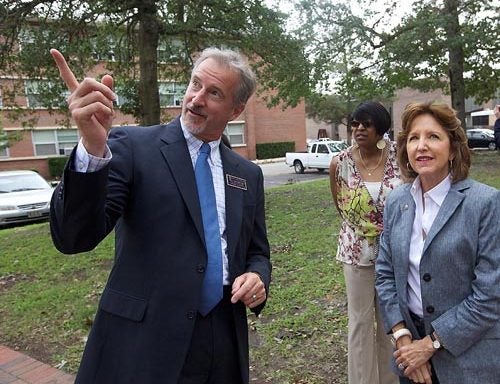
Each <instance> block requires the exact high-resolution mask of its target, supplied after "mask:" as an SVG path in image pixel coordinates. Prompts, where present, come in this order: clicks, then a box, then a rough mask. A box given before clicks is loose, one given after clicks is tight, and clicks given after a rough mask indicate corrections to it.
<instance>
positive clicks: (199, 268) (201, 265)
mask: <svg viewBox="0 0 500 384" xmlns="http://www.w3.org/2000/svg"><path fill="white" fill-rule="evenodd" d="M196 272H198V273H205V266H204V265H203V264H198V266H197V267H196Z"/></svg>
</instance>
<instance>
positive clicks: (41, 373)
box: [0, 345, 75, 384]
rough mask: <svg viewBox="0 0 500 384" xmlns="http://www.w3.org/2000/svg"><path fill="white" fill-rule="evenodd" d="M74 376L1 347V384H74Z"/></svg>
mask: <svg viewBox="0 0 500 384" xmlns="http://www.w3.org/2000/svg"><path fill="white" fill-rule="evenodd" d="M74 381H75V377H74V376H73V375H70V374H67V373H64V372H62V371H60V370H58V369H56V368H53V367H51V366H49V365H47V364H43V363H41V362H39V361H37V360H35V359H32V358H31V357H29V356H26V355H23V354H22V353H20V352H17V351H13V350H12V349H9V348H7V347H4V346H2V345H0V384H72V383H74Z"/></svg>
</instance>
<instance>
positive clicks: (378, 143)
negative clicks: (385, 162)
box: [377, 139, 387, 149]
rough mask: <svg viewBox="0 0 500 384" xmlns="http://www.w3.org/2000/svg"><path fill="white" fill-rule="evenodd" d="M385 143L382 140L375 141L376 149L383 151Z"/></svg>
mask: <svg viewBox="0 0 500 384" xmlns="http://www.w3.org/2000/svg"><path fill="white" fill-rule="evenodd" d="M386 144H387V143H386V141H385V140H384V139H380V140H379V141H377V148H378V149H384V148H385V146H386Z"/></svg>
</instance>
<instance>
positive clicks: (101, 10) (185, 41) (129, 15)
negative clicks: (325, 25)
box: [0, 0, 313, 125]
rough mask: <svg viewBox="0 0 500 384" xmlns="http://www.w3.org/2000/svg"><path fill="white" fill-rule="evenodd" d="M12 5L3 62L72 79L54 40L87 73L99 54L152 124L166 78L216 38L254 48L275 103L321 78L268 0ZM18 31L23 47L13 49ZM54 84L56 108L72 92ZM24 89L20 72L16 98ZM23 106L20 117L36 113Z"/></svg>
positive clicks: (30, 74)
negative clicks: (56, 59)
mask: <svg viewBox="0 0 500 384" xmlns="http://www.w3.org/2000/svg"><path fill="white" fill-rule="evenodd" d="M6 9H7V13H6V17H5V19H6V22H5V23H4V24H3V25H2V28H1V29H0V35H1V36H3V38H2V39H0V53H1V55H0V72H3V73H7V74H9V75H17V76H18V78H19V79H26V78H39V79H41V78H43V79H46V80H49V81H51V82H52V84H53V85H55V84H58V85H59V87H60V88H62V87H64V85H63V84H62V83H61V81H60V80H59V74H58V71H57V69H56V67H55V65H54V63H53V60H52V58H51V57H50V54H49V49H50V48H52V47H55V48H58V49H59V50H60V51H61V52H62V53H63V54H64V55H65V56H66V57H67V58H69V65H70V67H71V68H72V69H73V70H74V72H75V74H76V76H77V78H78V79H81V78H83V77H84V75H85V74H87V73H90V71H91V69H93V68H95V65H96V63H97V62H98V61H99V62H105V66H104V67H99V72H98V73H93V74H92V75H93V76H95V77H97V78H100V76H101V75H103V74H104V73H111V74H112V75H113V76H114V78H115V81H116V82H115V83H116V85H117V87H118V88H117V89H118V90H119V91H120V92H121V94H119V96H121V97H124V98H125V99H126V101H127V102H126V103H125V105H123V106H121V108H122V110H123V111H124V112H126V113H133V114H134V116H135V117H136V119H137V120H138V121H140V122H141V123H143V124H147V125H149V124H153V123H158V122H160V120H161V117H160V108H159V104H158V83H157V82H158V79H165V80H177V81H181V82H187V80H188V78H189V75H190V69H191V67H192V62H193V56H194V55H195V54H196V53H197V52H199V51H200V50H201V49H203V48H205V47H207V46H225V47H229V48H237V49H239V50H240V51H242V52H243V53H245V54H246V55H247V56H248V57H250V58H251V59H252V62H253V64H254V66H255V69H256V71H257V72H258V76H259V85H260V86H261V90H264V89H267V90H269V89H272V90H273V92H272V93H270V94H269V95H270V96H269V97H267V101H268V103H269V104H270V105H277V104H280V103H282V104H283V107H285V106H295V105H297V103H298V102H299V101H300V100H301V98H303V97H304V96H305V95H307V94H308V92H309V90H310V88H311V87H312V84H313V82H311V81H310V80H309V73H310V70H309V67H310V66H309V64H308V61H307V59H306V56H305V52H304V48H303V47H304V42H303V41H302V40H301V39H298V38H293V37H291V36H290V35H289V34H288V33H287V32H286V31H285V27H284V26H285V15H283V14H281V13H278V12H276V11H274V10H271V9H269V8H267V7H266V6H265V5H264V4H263V2H261V1H260V0H245V1H243V0H231V1H215V2H210V3H200V2H196V1H185V2H179V1H178V0H167V1H153V0H147V1H146V0H145V1H142V2H141V6H140V7H138V6H137V1H135V0H124V1H120V2H115V1H111V0H97V1H94V0H88V1H79V2H73V1H71V2H56V3H54V2H53V1H49V0H41V1H37V2H31V3H26V2H25V1H22V0H13V1H11V2H10V3H9V5H7V6H6ZM18 40H21V42H22V50H21V51H20V52H19V51H17V50H16V49H13V47H14V48H15V44H14V43H15V42H16V41H18ZM13 44H14V45H13ZM51 91H52V92H48V90H47V92H45V93H44V94H43V100H44V104H45V105H44V106H45V107H46V108H49V111H52V108H55V107H57V106H59V105H60V104H61V102H62V101H64V95H62V93H61V89H56V88H53V87H52V88H51ZM23 93H24V86H23V81H20V82H19V83H18V84H17V89H16V91H13V92H12V97H11V98H10V102H11V104H12V105H15V97H14V96H15V95H16V94H23ZM23 112H24V114H22V115H15V117H17V118H19V119H20V118H24V116H25V115H26V114H28V113H29V112H28V111H26V110H24V111H23ZM65 122H66V123H68V121H67V120H66V121H65Z"/></svg>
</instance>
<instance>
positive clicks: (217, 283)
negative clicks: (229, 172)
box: [194, 143, 222, 316]
mask: <svg viewBox="0 0 500 384" xmlns="http://www.w3.org/2000/svg"><path fill="white" fill-rule="evenodd" d="M209 155H210V145H208V143H203V144H202V146H201V148H200V152H199V153H198V159H197V160H196V166H195V169H194V174H195V177H196V186H197V188H198V196H199V198H200V207H201V216H202V219H203V230H204V233H205V246H206V249H207V258H208V260H207V268H206V270H205V278H204V280H203V285H202V289H201V300H200V307H199V308H198V311H199V312H200V314H201V315H203V316H206V315H207V314H208V313H209V312H210V311H211V310H212V309H213V308H214V307H215V306H216V305H217V303H218V302H219V301H221V299H222V248H221V242H220V231H219V220H218V218H217V203H216V200H215V190H214V183H213V179H212V172H211V171H210V165H209V164H208V156H209Z"/></svg>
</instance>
